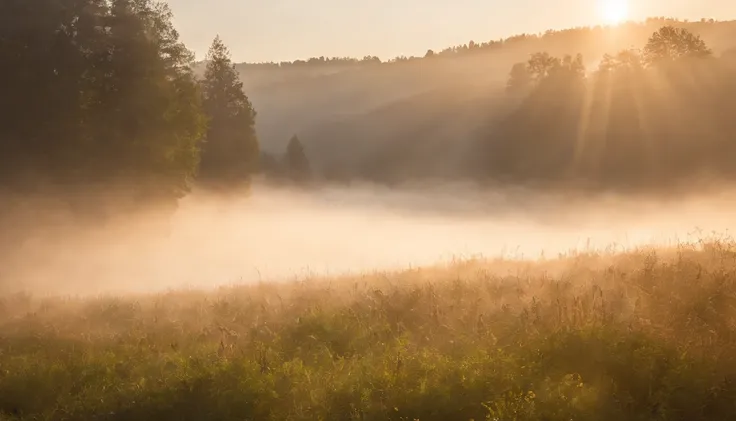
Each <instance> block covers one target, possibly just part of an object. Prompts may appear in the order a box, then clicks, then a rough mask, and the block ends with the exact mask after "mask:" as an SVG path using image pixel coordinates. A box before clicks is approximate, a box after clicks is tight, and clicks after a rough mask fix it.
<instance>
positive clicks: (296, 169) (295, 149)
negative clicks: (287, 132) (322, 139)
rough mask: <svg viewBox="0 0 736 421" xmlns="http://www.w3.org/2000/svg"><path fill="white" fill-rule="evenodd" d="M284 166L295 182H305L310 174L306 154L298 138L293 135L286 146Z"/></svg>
mask: <svg viewBox="0 0 736 421" xmlns="http://www.w3.org/2000/svg"><path fill="white" fill-rule="evenodd" d="M286 168H287V172H288V175H289V177H290V178H291V179H292V180H293V181H296V182H306V181H308V180H309V179H310V178H311V176H312V170H311V167H310V165H309V160H308V159H307V155H306V154H305V153H304V147H303V146H302V142H301V141H300V140H299V138H298V137H297V136H296V135H294V136H293V137H292V138H291V140H289V144H288V145H287V147H286Z"/></svg>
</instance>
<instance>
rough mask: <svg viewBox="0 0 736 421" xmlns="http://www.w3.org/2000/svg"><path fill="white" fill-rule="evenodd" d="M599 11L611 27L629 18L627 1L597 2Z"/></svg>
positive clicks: (602, 0)
mask: <svg viewBox="0 0 736 421" xmlns="http://www.w3.org/2000/svg"><path fill="white" fill-rule="evenodd" d="M599 1H600V10H601V14H602V16H603V19H605V21H606V22H608V23H609V24H612V25H616V24H619V23H622V22H623V21H625V20H626V18H628V17H629V1H628V0H599Z"/></svg>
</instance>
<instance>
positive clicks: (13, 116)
mask: <svg viewBox="0 0 736 421" xmlns="http://www.w3.org/2000/svg"><path fill="white" fill-rule="evenodd" d="M171 20H172V13H171V11H170V9H169V8H168V6H167V5H166V4H165V3H161V2H157V1H154V0H37V1H27V0H3V1H2V2H0V63H2V66H0V80H2V81H3V87H4V89H3V93H2V95H0V189H2V192H3V193H4V194H5V195H6V196H8V195H12V194H13V193H15V194H19V195H23V194H30V193H33V192H37V193H38V192H40V191H42V190H43V191H50V190H52V189H57V190H58V191H64V192H66V193H68V194H67V195H66V198H67V201H68V202H70V203H71V204H72V205H79V206H84V205H85V204H89V203H88V202H90V201H94V200H96V199H95V198H92V199H90V195H91V193H92V192H93V191H94V188H95V187H99V190H100V191H103V192H105V193H106V194H108V196H109V195H110V194H112V193H110V192H111V191H113V189H114V188H117V187H119V189H117V190H115V191H114V192H115V195H116V199H120V197H121V195H123V192H125V196H126V199H127V200H128V201H129V202H130V203H131V204H132V205H135V204H139V203H150V202H151V201H162V202H169V203H171V202H172V201H175V199H177V198H180V197H182V196H183V195H185V194H186V193H187V192H188V191H190V189H191V187H192V185H193V183H194V181H195V180H196V181H197V182H199V183H201V184H202V185H206V186H208V187H213V188H238V187H242V186H247V185H248V182H249V180H250V178H251V177H252V176H253V175H254V174H255V173H256V172H257V171H258V161H259V156H260V148H259V142H258V138H257V135H256V129H255V119H256V111H255V110H254V108H253V105H252V104H251V102H250V101H249V99H248V97H247V95H246V94H245V92H243V85H242V83H241V82H240V78H239V74H238V73H237V72H236V70H235V66H234V64H233V63H232V61H231V58H230V54H229V52H228V50H227V48H226V46H225V45H224V43H223V42H222V40H221V39H220V38H219V37H218V38H216V39H215V41H214V42H213V44H212V47H211V49H210V50H209V53H208V55H207V67H206V71H205V74H204V76H203V77H202V78H201V80H198V79H197V78H196V77H195V75H194V74H193V71H192V68H193V64H194V60H193V59H194V56H193V54H192V53H191V52H190V51H189V50H188V49H187V48H186V46H185V45H184V44H183V43H182V42H181V41H180V40H179V34H178V33H177V31H176V30H175V28H174V27H173V25H172V23H171ZM44 189H45V190H44ZM75 189H83V190H84V192H85V194H83V195H73V194H71V192H72V191H74V190H75ZM75 198H78V199H79V200H77V201H76V202H75V200H76V199H75ZM98 198H99V197H98ZM6 203H7V202H6Z"/></svg>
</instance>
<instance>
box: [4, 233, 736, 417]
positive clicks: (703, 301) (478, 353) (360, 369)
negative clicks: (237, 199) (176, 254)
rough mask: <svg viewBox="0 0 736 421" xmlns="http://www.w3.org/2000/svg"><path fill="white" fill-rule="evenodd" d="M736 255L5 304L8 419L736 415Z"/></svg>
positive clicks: (726, 249) (687, 248)
mask: <svg viewBox="0 0 736 421" xmlns="http://www.w3.org/2000/svg"><path fill="white" fill-rule="evenodd" d="M735 282H736V244H735V243H733V242H731V241H723V240H717V241H707V242H700V243H696V244H688V245H681V246H679V247H675V248H672V249H668V250H639V251H633V252H629V253H622V254H616V255H613V254H594V253H590V254H578V255H574V256H568V257H565V258H561V259H555V260H548V261H544V262H533V263H524V262H510V261H505V262H501V261H468V262H459V263H457V264H454V265H449V266H445V267H437V268H426V269H418V270H411V271H406V272H402V273H387V274H370V275H368V274H366V275H364V276H356V277H346V278H342V279H308V280H303V281H300V282H295V283H272V284H261V285H254V286H243V287H232V288H227V289H220V290H217V291H212V292H195V291H178V292H171V293H168V294H163V295H149V296H127V297H117V298H115V297H112V298H111V297H107V298H94V299H71V298H64V299H62V298H57V299H43V300H41V299H35V298H33V297H29V296H12V297H5V298H4V299H3V301H2V302H1V304H0V414H1V415H0V418H1V419H6V420H80V421H81V420H160V421H166V420H172V421H173V420H177V421H179V420H223V421H225V420H274V421H276V420H279V421H288V420H397V421H398V420H408V421H414V420H421V421H432V420H438V421H439V420H442V421H445V420H460V421H467V420H476V421H480V420H503V421H512V420H514V421H527V420H548V421H558V420H559V421H563V420H564V421H570V420H576V421H577V420H591V421H592V420H596V421H602V420H611V421H620V420H683V421H685V420H687V421H695V420H729V419H731V420H732V419H736V319H735V317H736V284H735Z"/></svg>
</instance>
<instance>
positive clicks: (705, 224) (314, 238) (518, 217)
mask: <svg viewBox="0 0 736 421" xmlns="http://www.w3.org/2000/svg"><path fill="white" fill-rule="evenodd" d="M733 197H734V196H733V195H730V194H728V195H726V194H719V195H715V194H709V195H708V197H702V196H701V197H695V196H694V197H691V198H688V199H680V200H676V201H673V200H670V201H668V202H657V201H654V200H651V201H649V200H647V201H645V200H642V199H640V198H639V199H628V200H627V199H621V198H615V197H609V198H607V199H595V200H593V199H584V198H577V199H572V198H569V197H562V196H549V197H542V196H540V195H529V194H526V193H524V192H522V191H517V192H505V193H487V192H486V193H483V192H481V191H480V190H479V189H474V188H471V187H468V186H463V185H448V186H445V187H443V188H432V189H429V188H423V189H419V188H416V189H402V190H391V189H387V188H375V187H355V186H352V187H349V188H348V187H344V188H337V187H335V188H325V189H320V190H319V191H316V192H314V191H313V192H310V193H303V192H302V193H299V192H295V191H290V190H286V189H273V188H267V187H263V186H255V187H254V189H253V192H252V195H251V196H250V197H247V198H243V199H240V200H236V199H227V200H225V199H217V198H213V197H211V196H207V195H204V194H202V193H196V192H195V193H193V194H192V195H190V196H189V197H187V198H185V199H183V200H182V201H181V203H180V206H179V210H178V211H177V213H176V214H175V215H174V216H173V217H172V219H171V221H170V226H169V230H168V235H158V236H156V235H152V234H151V233H150V232H147V231H148V229H144V228H141V227H142V226H143V225H137V224H134V223H133V222H132V221H136V220H137V219H140V218H134V217H133V216H131V217H130V218H129V220H130V221H131V223H130V225H129V226H128V225H127V224H126V225H123V224H122V223H119V224H118V225H117V226H116V227H115V228H114V229H110V230H109V231H105V232H95V233H82V232H77V233H75V234H74V235H65V236H63V237H62V238H59V237H57V238H51V237H48V236H47V237H39V238H36V239H34V240H32V241H27V242H26V243H24V244H22V245H20V244H19V245H18V247H17V248H16V253H14V254H12V255H11V256H3V257H0V279H3V282H4V284H5V285H4V286H2V288H3V289H4V290H5V292H8V291H18V290H24V291H28V292H31V293H33V294H40V295H46V294H98V293H120V292H128V291H130V292H132V291H158V290H165V289H170V288H187V287H195V288H201V287H211V286H218V285H223V284H233V283H241V282H254V281H259V280H264V281H266V280H269V281H270V280H290V279H295V278H303V277H305V276H308V275H328V274H339V273H343V272H351V273H360V272H365V271H373V270H385V269H394V268H404V267H416V266H421V265H429V264H434V263H439V262H441V261H448V260H450V259H453V258H468V257H477V256H481V255H482V256H485V257H495V256H499V255H504V256H507V257H515V258H519V257H522V258H537V257H539V256H540V253H541V252H544V254H545V255H546V256H549V257H556V256H557V253H562V252H567V251H570V250H572V249H584V248H589V247H591V248H599V249H603V248H606V247H608V246H612V245H613V246H617V247H619V248H628V247H634V246H637V245H643V244H651V243H663V242H668V241H677V240H678V239H679V240H688V239H693V238H696V237H697V236H698V234H696V230H697V229H700V230H702V232H703V233H704V234H709V233H711V232H717V233H720V234H724V233H725V234H727V233H728V229H729V228H730V226H731V224H732V222H733V221H734V219H733V216H732V215H733V209H734V203H736V202H735V201H734V200H733ZM144 231H146V232H144ZM2 260H4V261H2Z"/></svg>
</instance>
